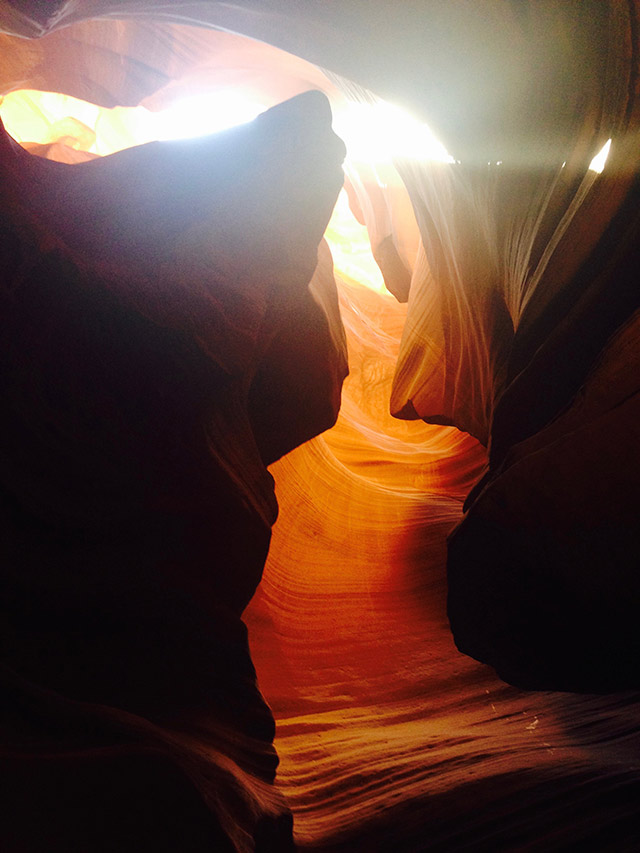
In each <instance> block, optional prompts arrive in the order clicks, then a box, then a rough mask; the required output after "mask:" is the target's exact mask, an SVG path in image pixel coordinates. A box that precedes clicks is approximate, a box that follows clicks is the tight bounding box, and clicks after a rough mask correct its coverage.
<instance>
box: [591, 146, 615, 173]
mask: <svg viewBox="0 0 640 853" xmlns="http://www.w3.org/2000/svg"><path fill="white" fill-rule="evenodd" d="M610 148H611V140H610V139H607V141H606V142H605V144H604V145H603V146H602V148H601V149H600V151H598V153H597V154H596V156H595V157H594V158H593V160H592V161H591V163H590V164H589V168H590V169H591V171H592V172H598V174H600V173H601V172H602V170H603V169H604V166H605V163H606V162H607V157H608V156H609V149H610Z"/></svg>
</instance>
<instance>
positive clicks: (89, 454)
mask: <svg viewBox="0 0 640 853" xmlns="http://www.w3.org/2000/svg"><path fill="white" fill-rule="evenodd" d="M343 156H344V146H343V144H342V143H341V141H340V140H338V138H337V137H335V136H334V135H333V133H332V131H331V113H330V110H329V106H328V102H327V101H326V98H325V97H324V96H323V95H321V94H320V93H317V92H310V93H307V94H304V95H301V96H299V97H297V98H294V99H292V100H291V101H288V102H286V103H285V104H283V105H280V106H279V107H275V108H273V109H272V110H269V111H268V112H267V113H265V114H263V115H261V116H260V117H259V118H258V119H256V120H255V121H254V122H252V123H251V124H250V125H246V126H243V127H240V128H238V129H235V130H232V131H229V132H227V133H225V134H221V135H219V136H217V137H207V138H204V139H200V140H196V141H190V142H178V143H154V144H151V145H147V146H142V147H139V148H134V149H129V150H128V151H125V152H122V153H121V154H116V155H114V156H112V157H107V158H104V159H101V160H94V161H91V162H88V163H84V164H79V165H66V164H58V163H53V162H50V161H45V160H41V159H38V158H36V157H33V156H31V155H29V154H28V153H26V152H25V151H24V150H23V149H21V148H20V146H17V145H16V144H15V143H14V142H13V141H12V140H11V139H10V137H8V136H7V135H6V134H4V131H3V136H2V138H1V139H0V170H1V172H2V174H1V178H0V193H1V196H2V200H1V203H0V209H1V216H2V224H1V228H0V251H1V255H0V264H1V267H2V280H3V288H2V309H3V310H2V321H1V322H2V331H1V334H0V340H1V344H0V346H1V349H2V358H1V364H2V372H3V376H2V389H3V391H2V398H3V400H2V409H3V419H2V427H1V431H2V446H3V462H2V468H1V490H2V551H3V553H2V560H1V565H2V569H1V571H2V578H1V584H2V597H1V600H2V604H1V605H0V606H1V613H0V619H1V621H2V632H3V638H4V640H3V659H2V667H3V692H4V701H3V709H4V713H6V716H7V725H6V727H5V729H4V733H5V734H6V736H7V738H8V743H9V744H10V746H9V747H8V755H7V756H6V757H7V762H5V763H4V764H3V767H4V768H5V769H4V770H3V775H4V777H5V779H10V780H11V781H10V782H9V783H8V784H9V787H11V788H12V791H13V794H12V797H13V799H12V802H13V806H14V807H13V808H12V811H11V814H12V817H11V819H10V821H9V824H8V825H7V827H5V826H4V825H3V832H5V836H7V835H8V837H9V839H12V840H9V841H7V842H6V844H8V845H9V846H8V847H7V846H6V844H5V843H4V842H3V847H4V849H7V850H14V849H15V850H18V849H20V850H22V849H23V847H22V846H20V845H21V843H22V842H21V839H22V840H24V838H31V836H33V839H35V840H34V841H33V844H34V845H35V846H34V847H30V848H29V849H43V850H44V849H46V850H54V849H60V850H62V849H64V850H65V851H68V850H75V849H77V850H88V849H92V850H94V849H95V850H97V849H105V850H106V849H116V848H117V849H131V850H134V849H137V850H142V849H153V850H160V849H167V850H169V849H172V850H177V849H180V850H200V849H207V850H209V849H223V847H218V846H216V845H217V844H218V842H219V841H220V838H224V839H226V841H225V842H224V844H226V845H232V846H233V845H235V846H233V849H249V848H250V847H251V845H252V844H253V843H254V842H255V843H256V844H257V847H256V849H265V850H267V849H269V850H270V849H272V847H271V846H270V845H271V843H272V842H274V840H275V842H277V845H276V849H282V850H285V849H288V847H289V846H290V845H291V843H292V842H291V821H290V819H289V818H288V817H287V810H286V808H285V807H284V805H283V803H282V802H281V801H280V798H279V796H278V794H277V793H276V792H275V790H274V789H273V787H272V782H273V778H274V774H275V768H276V763H277V759H276V756H275V752H274V750H273V747H272V740H273V734H274V725H273V719H272V716H271V713H270V711H269V709H268V708H267V706H266V704H265V703H264V701H263V699H262V697H261V696H260V693H259V691H258V689H257V686H256V681H255V671H254V668H253V665H252V663H251V659H250V656H249V651H248V646H247V638H246V629H245V628H244V625H243V624H242V622H241V621H240V614H241V613H242V611H243V609H244V607H245V606H246V604H247V602H248V601H249V599H250V598H251V596H252V595H253V592H254V590H255V588H256V585H257V584H258V582H259V580H260V576H261V572H262V568H263V564H264V560H265V557H266V554H267V549H268V545H269V538H270V525H271V523H272V522H273V521H274V519H275V516H276V510H277V505H276V501H275V496H274V494H273V480H272V478H271V476H270V475H269V474H268V472H267V471H266V468H265V465H264V461H263V458H262V457H261V455H260V451H261V450H262V452H263V456H264V457H265V461H271V459H272V458H275V456H277V455H281V454H282V453H284V452H286V451H288V450H290V449H291V448H292V447H294V446H296V445H297V444H299V443H300V442H301V441H303V440H305V439H306V438H308V437H310V436H312V435H315V434H316V433H318V432H320V431H322V430H323V429H325V428H326V427H327V426H330V425H331V423H332V422H333V421H334V420H335V417H336V415H337V410H338V407H339V402H340V386H341V383H342V379H343V378H344V375H345V373H346V359H345V353H344V346H343V342H342V339H341V337H340V334H338V333H336V332H335V331H334V333H333V334H331V333H330V324H332V325H333V327H334V329H335V328H336V327H339V319H338V316H339V315H338V313H337V300H336V298H335V295H334V296H333V297H332V296H331V288H332V287H333V279H332V278H331V277H330V274H329V273H328V272H327V270H326V264H325V266H324V285H323V287H324V292H325V294H326V296H325V298H324V302H322V300H319V299H318V298H317V297H316V298H314V297H313V296H312V294H311V292H310V291H309V289H308V287H307V285H308V283H309V281H310V279H311V277H312V275H313V273H314V268H315V266H316V262H317V247H318V243H319V241H320V240H321V238H322V234H323V231H324V228H325V226H326V222H327V220H328V217H329V215H330V213H331V210H332V207H333V204H334V202H335V198H336V196H337V193H338V190H339V188H340V186H341V182H342V172H341V169H340V164H341V161H342V157H343ZM298 323H302V329H304V328H305V327H308V328H312V329H313V334H312V335H309V334H306V335H304V337H301V327H300V326H299V325H298ZM291 350H293V351H295V353H296V355H297V358H296V361H295V363H293V364H291V363H290V362H289V361H288V359H287V358H286V357H283V356H282V355H281V353H282V352H284V353H285V354H286V353H288V352H289V351H291ZM319 374H322V375H323V376H326V380H325V381H324V384H322V385H321V386H318V387H316V389H315V392H316V395H319V396H322V399H321V400H319V402H318V404H317V405H316V407H315V408H313V407H312V408H308V407H303V409H302V412H303V414H302V416H300V414H299V409H300V403H299V401H298V400H296V395H298V396H299V395H300V393H301V392H302V389H303V388H304V384H305V381H309V380H314V379H315V378H316V377H317V376H318V375H319ZM256 377H258V378H257V380H256ZM268 377H271V378H272V379H273V381H274V382H278V384H279V385H281V386H283V387H285V388H286V389H287V390H288V392H289V393H288V394H287V395H286V397H285V398H283V399H281V400H280V401H279V406H278V407H277V408H276V409H274V410H272V411H270V412H269V413H268V414H265V415H264V416H263V415H262V414H261V408H262V406H263V405H266V402H265V400H266V396H265V395H266V391H265V385H266V382H267V378H268ZM254 380H256V382H257V388H256V389H253V382H254ZM252 389H253V390H252ZM250 410H251V411H250ZM292 410H293V411H296V413H297V416H296V418H295V419H292V418H291V417H290V412H291V411H292ZM265 419H266V420H265ZM289 422H291V427H289ZM263 424H264V426H263ZM276 430H277V437H278V443H277V448H274V447H273V444H274V439H273V435H274V432H275V431H276ZM123 773H124V774H125V775H127V777H128V779H129V782H130V786H131V791H130V792H128V793H127V792H126V791H124V790H122V791H120V792H118V786H117V785H116V784H115V782H113V779H111V783H113V784H111V783H110V782H109V779H110V777H112V776H113V774H115V775H116V776H118V777H119V776H121V775H122V774H123ZM243 779H244V780H245V781H242V780H243ZM107 790H109V791H112V795H109V796H108V797H107V796H104V794H105V791H107ZM89 791H92V792H93V793H88V792H89ZM145 792H146V793H145ZM129 794H131V796H129ZM142 800H144V802H145V805H144V807H143V808H142V817H141V818H140V820H138V818H137V817H136V814H137V806H136V803H138V802H140V801H142ZM168 800H172V802H173V803H174V805H175V808H174V811H173V817H172V818H171V820H170V821H169V823H170V824H171V826H172V827H173V828H172V829H171V830H170V829H169V828H168V824H167V820H168V818H166V815H165V811H164V810H165V808H166V804H167V802H168ZM89 803H90V804H91V805H90V807H89V805H88V804H89ZM34 809H35V812H34V811H33V810H34ZM33 813H37V814H38V817H37V819H34V821H33V823H37V827H34V826H32V827H31V829H30V830H29V832H30V833H31V835H25V836H23V835H22V833H23V830H24V828H25V826H26V825H27V824H29V823H30V822H31V818H29V815H30V814H33ZM181 823H187V824H189V826H188V828H187V829H180V828H179V827H180V825H181ZM76 824H77V832H76V831H75V830H74V828H73V827H74V826H76ZM133 825H135V829H132V826H133ZM130 831H131V832H130ZM131 833H132V834H131ZM219 837H220V838H219ZM176 838H183V839H184V843H183V842H182V841H176ZM172 839H173V840H172ZM216 839H217V840H216ZM251 839H253V841H251ZM260 839H262V841H260ZM220 843H222V842H220ZM12 845H13V846H12ZM126 845H129V846H126ZM261 845H262V846H261ZM224 849H226V847H224ZM251 849H253V847H251Z"/></svg>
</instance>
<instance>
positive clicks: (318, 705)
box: [244, 278, 640, 853]
mask: <svg viewBox="0 0 640 853" xmlns="http://www.w3.org/2000/svg"><path fill="white" fill-rule="evenodd" d="M338 286H339V289H340V291H341V295H342V300H341V307H342V311H343V318H344V320H345V326H346V328H347V333H348V342H349V350H350V360H351V367H352V375H351V376H350V377H349V379H348V380H347V382H346V383H345V387H344V391H343V409H342V413H341V416H340V418H339V421H338V423H337V424H336V426H335V427H334V428H333V429H332V430H330V431H328V432H327V433H325V434H324V435H322V436H320V437H319V438H316V439H314V440H312V441H311V442H309V443H307V444H306V445H304V446H303V447H300V448H298V449H297V450H295V451H293V452H292V453H290V454H289V455H288V456H287V457H286V458H284V459H282V460H280V461H279V462H278V463H276V464H275V465H274V466H272V469H271V470H272V473H273V475H274V477H275V480H276V492H277V496H278V502H279V505H280V515H279V519H278V521H277V522H276V525H275V527H274V531H273V539H272V545H271V551H270V556H269V558H268V560H267V564H266V567H265V573H264V576H263V580H262V583H261V585H260V587H259V589H258V591H257V593H256V595H255V596H254V599H253V601H252V602H251V604H250V606H249V608H248V609H247V611H246V612H245V617H244V618H245V621H246V623H247V625H248V627H249V636H250V640H251V648H252V657H253V660H254V664H255V666H256V670H257V673H258V681H259V684H260V687H261V690H262V692H263V694H264V695H265V697H266V699H267V701H268V702H269V704H270V705H271V707H272V710H273V712H274V715H275V717H276V724H277V730H276V741H275V743H276V748H277V751H278V755H279V756H280V767H279V771H278V777H277V778H278V784H279V786H280V787H281V790H282V791H283V793H284V794H285V796H286V799H287V802H288V804H289V805H290V807H291V808H292V810H293V812H294V826H295V837H296V840H297V843H298V844H299V845H300V847H301V849H310V850H311V849H313V850H321V851H324V850H326V851H334V850H336V851H338V850H339V851H345V853H346V851H351V850H368V851H386V850H392V849H394V846H395V847H398V848H399V849H401V850H413V849H415V850H422V849H425V850H427V849H428V850H442V851H447V850H452V849H455V850H458V849H465V848H466V846H467V845H471V847H472V849H486V850H495V849H515V846H516V845H517V849H527V850H528V849H532V850H540V849H555V848H556V847H564V846H569V845H571V844H574V843H575V844H581V843H587V840H594V839H595V840H597V839H598V838H600V837H601V838H602V839H605V838H607V839H609V840H610V839H612V838H615V837H616V832H627V831H629V832H631V831H632V828H633V826H634V825H635V820H636V799H637V796H638V794H639V792H640V780H639V775H638V770H637V759H636V757H637V755H638V754H640V753H639V751H640V729H639V726H638V719H637V695H636V694H619V695H616V696H610V697H606V696H604V697H603V696H576V695H571V694H563V693H551V692H548V693H544V692H528V691H521V690H518V689H516V688H514V687H511V686H509V685H506V684H505V683H504V682H502V681H500V680H499V679H498V678H497V677H496V676H495V674H494V673H493V671H492V670H491V669H490V668H488V667H486V666H482V665H481V664H478V663H476V662H474V661H473V660H471V659H470V658H468V657H466V656H464V655H462V654H461V653H460V652H458V650H457V649H456V647H455V645H454V642H453V639H452V636H451V631H450V628H449V624H448V621H447V615H446V575H445V564H446V538H447V536H448V534H449V532H450V531H451V529H452V527H454V526H455V524H456V523H457V522H458V520H459V519H460V517H461V515H462V501H463V497H464V495H465V494H466V492H467V491H468V489H469V487H470V485H471V484H472V483H473V482H474V480H475V478H477V476H478V474H479V472H480V471H481V470H482V466H483V464H484V452H483V450H482V448H480V446H479V445H478V444H477V443H476V442H475V441H473V440H472V439H470V438H469V437H468V436H464V435H463V434H461V433H458V432H457V431H456V430H454V429H451V428H446V427H438V426H429V425H426V424H422V423H419V422H418V423H415V422H409V423H407V422H404V423H403V422H398V421H395V420H393V419H391V418H386V417H385V416H384V412H383V413H382V414H380V413H379V415H378V419H377V425H376V426H375V427H374V426H373V421H370V422H369V426H370V429H369V430H368V431H367V433H366V435H363V434H362V432H360V433H358V439H359V440H358V442H357V443H356V442H355V441H354V435H355V433H356V431H357V427H356V426H355V425H354V421H353V420H351V421H350V419H349V413H350V412H351V413H352V414H353V413H354V411H355V410H356V409H358V404H357V403H356V402H354V398H355V400H358V401H360V402H361V400H362V397H361V391H362V388H361V387H360V386H359V383H360V381H361V377H362V372H363V370H362V365H361V361H363V360H364V361H366V360H368V356H371V355H372V353H371V352H370V351H369V350H368V348H367V345H366V344H367V342H369V343H370V342H371V341H372V340H374V339H377V340H380V339H381V338H384V339H385V340H386V341H387V344H388V346H389V352H388V354H387V357H388V359H389V364H391V363H392V357H393V346H392V344H391V340H392V339H393V333H394V330H395V329H396V328H399V327H400V325H401V324H398V322H397V321H398V319H399V317H400V316H401V315H402V314H403V313H404V311H405V308H404V306H401V305H398V303H397V302H395V300H392V299H391V298H390V297H388V296H385V295H383V294H377V293H374V292H373V291H371V290H368V289H364V288H362V287H361V288H359V289H354V287H353V286H351V287H349V286H348V285H346V284H345V282H344V280H343V281H342V282H341V281H340V278H338ZM376 305H377V306H378V310H375V306H376ZM367 307H368V311H365V310H364V309H365V308H367ZM363 318H366V319H363ZM373 357H374V359H375V362H376V363H377V365H378V370H379V374H380V377H381V382H380V385H381V386H382V387H380V389H379V390H380V399H384V390H385V389H384V386H385V384H386V383H390V381H391V376H392V368H391V370H389V364H387V363H386V359H385V350H384V348H382V349H381V350H378V352H377V353H376V354H375V355H373ZM386 393H387V394H388V391H387V392H386ZM374 397H375V395H374ZM387 399H388V396H387ZM368 405H369V406H370V407H371V409H373V408H375V405H376V402H375V400H373V401H372V400H371V399H369V401H368ZM358 411H359V415H360V417H361V416H362V409H359V410H358ZM400 432H404V440H401V439H400V438H398V434H399V433H400ZM394 433H395V434H394ZM390 434H391V435H390ZM426 460H428V462H426ZM418 470H420V471H422V476H421V477H417V476H416V472H417V471H418ZM425 470H427V471H428V472H429V474H430V476H427V475H425ZM300 555H304V559H301V557H300ZM427 839H428V841H427ZM497 839H500V841H499V843H498V847H496V843H497ZM603 843H604V841H603ZM527 845H530V846H527ZM547 845H549V846H548V847H547ZM625 849H626V848H625Z"/></svg>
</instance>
